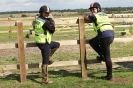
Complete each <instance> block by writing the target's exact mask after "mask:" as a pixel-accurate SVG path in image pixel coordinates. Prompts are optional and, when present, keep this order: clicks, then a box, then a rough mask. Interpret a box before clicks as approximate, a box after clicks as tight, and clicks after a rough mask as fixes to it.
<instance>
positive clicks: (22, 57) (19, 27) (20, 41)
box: [17, 22, 26, 82]
mask: <svg viewBox="0 0 133 88" xmlns="http://www.w3.org/2000/svg"><path fill="white" fill-rule="evenodd" d="M17 33H18V58H19V63H20V81H21V82H23V81H26V67H25V50H24V34H23V24H22V22H17Z"/></svg>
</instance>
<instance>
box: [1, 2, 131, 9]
mask: <svg viewBox="0 0 133 88" xmlns="http://www.w3.org/2000/svg"><path fill="white" fill-rule="evenodd" d="M95 1H97V2H99V3H100V4H101V5H102V7H128V6H130V7H133V0H0V12H5V11H34V10H38V9H39V8H40V6H42V5H48V6H49V7H50V8H51V9H54V10H55V9H77V8H88V7H89V5H90V3H92V2H95Z"/></svg>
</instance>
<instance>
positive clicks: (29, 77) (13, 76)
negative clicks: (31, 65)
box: [0, 70, 81, 84]
mask: <svg viewBox="0 0 133 88" xmlns="http://www.w3.org/2000/svg"><path fill="white" fill-rule="evenodd" d="M68 76H69V77H70V76H72V77H73V76H75V77H81V74H80V73H79V72H69V71H66V70H58V71H52V70H50V71H49V77H50V78H57V77H68ZM26 77H27V80H31V81H33V82H35V83H39V84H41V80H40V79H41V78H42V76H41V73H40V72H34V73H28V74H27V76H26ZM38 79H39V80H38ZM0 80H5V81H8V80H16V81H19V82H20V75H19V74H11V75H8V76H3V77H0Z"/></svg>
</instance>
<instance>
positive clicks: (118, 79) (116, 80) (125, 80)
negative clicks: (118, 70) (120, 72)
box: [110, 77, 133, 85]
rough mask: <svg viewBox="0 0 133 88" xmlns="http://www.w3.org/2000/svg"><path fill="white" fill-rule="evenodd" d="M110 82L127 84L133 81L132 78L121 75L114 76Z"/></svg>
mask: <svg viewBox="0 0 133 88" xmlns="http://www.w3.org/2000/svg"><path fill="white" fill-rule="evenodd" d="M110 83H113V84H125V85H127V84H128V83H133V79H129V78H123V77H114V78H113V80H112V81H110Z"/></svg>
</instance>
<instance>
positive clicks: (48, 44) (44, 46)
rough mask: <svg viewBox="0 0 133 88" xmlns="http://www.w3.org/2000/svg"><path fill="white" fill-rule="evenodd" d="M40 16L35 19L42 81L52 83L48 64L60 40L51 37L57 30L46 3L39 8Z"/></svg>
mask: <svg viewBox="0 0 133 88" xmlns="http://www.w3.org/2000/svg"><path fill="white" fill-rule="evenodd" d="M39 13H40V16H39V17H38V18H37V19H36V21H35V42H36V44H37V46H38V48H39V49H40V50H41V54H42V76H43V78H42V83H45V84H48V83H52V81H50V80H49V79H48V64H51V63H52V61H51V60H50V57H51V56H52V54H53V53H54V52H55V51H56V49H57V48H59V46H60V44H59V43H58V42H53V41H51V37H52V35H53V33H54V32H55V23H54V21H53V19H52V18H49V14H50V8H49V7H47V6H46V5H44V6H41V8H40V10H39Z"/></svg>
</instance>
